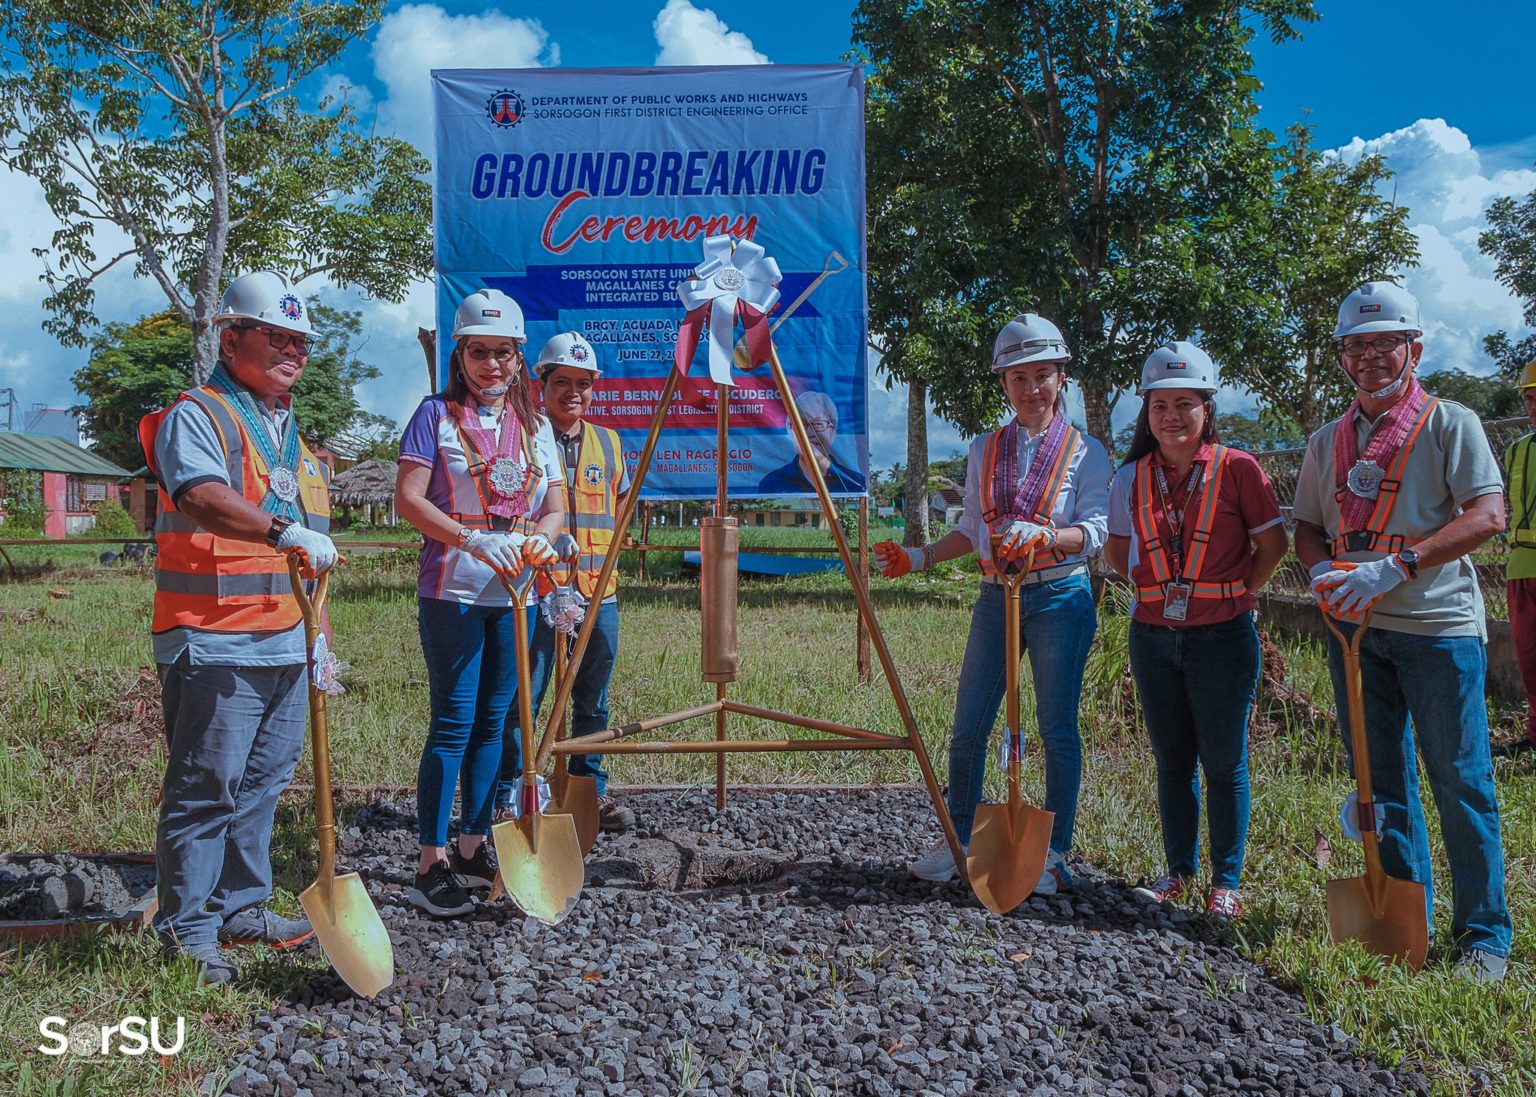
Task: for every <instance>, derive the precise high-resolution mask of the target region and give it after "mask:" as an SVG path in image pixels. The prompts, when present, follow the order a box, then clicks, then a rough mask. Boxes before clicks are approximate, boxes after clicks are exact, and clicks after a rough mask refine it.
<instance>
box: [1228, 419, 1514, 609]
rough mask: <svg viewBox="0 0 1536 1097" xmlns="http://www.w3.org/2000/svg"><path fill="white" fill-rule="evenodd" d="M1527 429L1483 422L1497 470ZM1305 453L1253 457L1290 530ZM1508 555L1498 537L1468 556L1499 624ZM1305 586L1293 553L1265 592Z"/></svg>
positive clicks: (1507, 421) (1304, 575) (1504, 604)
mask: <svg viewBox="0 0 1536 1097" xmlns="http://www.w3.org/2000/svg"><path fill="white" fill-rule="evenodd" d="M1530 429H1531V422H1530V420H1529V419H1526V418H1524V417H1520V418H1515V419H1486V420H1484V421H1483V430H1484V432H1485V433H1486V434H1487V435H1488V444H1489V445H1490V446H1491V447H1492V448H1493V453H1494V456H1495V457H1497V458H1498V459H1499V464H1500V466H1501V467H1502V465H1503V461H1504V451H1505V449H1507V448H1508V447H1509V444H1510V443H1511V442H1513V441H1514V440H1515V439H1516V438H1519V437H1520V436H1521V435H1522V434H1525V433H1527V432H1529V431H1530ZM1305 453H1306V450H1305V449H1279V450H1269V451H1267V452H1265V453H1256V454H1254V457H1256V458H1257V459H1258V462H1259V464H1260V465H1262V466H1263V468H1264V471H1265V472H1266V473H1268V474H1269V479H1270V481H1271V482H1272V483H1273V484H1274V485H1275V495H1276V496H1277V497H1278V498H1279V500H1280V512H1281V513H1282V514H1284V515H1285V520H1286V527H1287V528H1288V529H1290V530H1292V531H1294V529H1295V522H1294V520H1293V518H1292V514H1291V507H1292V504H1293V502H1294V501H1295V499H1296V478H1297V475H1298V474H1299V473H1300V472H1301V459H1302V457H1303V456H1304V455H1305ZM1506 486H1507V485H1506ZM1508 554H1509V545H1508V542H1507V541H1506V540H1505V538H1504V537H1503V536H1502V535H1501V536H1499V537H1498V538H1495V539H1494V540H1492V541H1489V542H1488V543H1487V544H1486V545H1483V546H1482V547H1481V548H1480V549H1478V551H1477V552H1475V553H1473V555H1472V562H1473V565H1474V566H1475V567H1476V568H1477V578H1478V582H1479V584H1480V585H1481V586H1482V588H1483V601H1484V602H1485V603H1486V605H1487V612H1488V616H1489V617H1490V618H1493V619H1495V620H1499V621H1505V620H1508V619H1509V609H1508V602H1507V601H1506V600H1505V595H1504V564H1505V561H1506V559H1507V557H1508ZM1307 587H1308V584H1307V572H1306V569H1305V568H1303V567H1302V566H1301V562H1300V561H1299V560H1297V559H1296V556H1295V554H1294V553H1292V554H1290V555H1288V556H1287V557H1286V558H1285V560H1284V562H1282V563H1281V565H1280V567H1279V568H1277V569H1276V570H1275V575H1274V578H1273V579H1271V580H1270V581H1269V589H1270V590H1272V591H1275V592H1276V593H1279V594H1297V595H1305V594H1306V593H1307Z"/></svg>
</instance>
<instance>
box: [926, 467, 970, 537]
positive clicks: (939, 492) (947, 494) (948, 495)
mask: <svg viewBox="0 0 1536 1097" xmlns="http://www.w3.org/2000/svg"><path fill="white" fill-rule="evenodd" d="M964 512H965V493H964V492H963V491H962V490H961V488H960V486H959V485H958V484H956V483H955V482H954V481H953V480H950V479H948V478H946V477H943V476H935V477H934V478H933V490H932V491H931V492H930V493H929V495H928V517H929V520H930V521H935V522H943V523H944V524H945V525H950V526H952V525H954V524H955V523H956V522H958V521H960V515H961V514H963V513H964Z"/></svg>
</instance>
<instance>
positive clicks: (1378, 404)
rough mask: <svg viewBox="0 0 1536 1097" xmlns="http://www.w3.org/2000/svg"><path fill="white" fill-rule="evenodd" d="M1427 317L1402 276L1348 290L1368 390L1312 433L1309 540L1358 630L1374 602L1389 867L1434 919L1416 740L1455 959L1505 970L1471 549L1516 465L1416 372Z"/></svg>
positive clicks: (1311, 566) (1316, 578)
mask: <svg viewBox="0 0 1536 1097" xmlns="http://www.w3.org/2000/svg"><path fill="white" fill-rule="evenodd" d="M1422 334H1423V329H1422V328H1421V327H1420V325H1419V304H1418V302H1417V301H1416V300H1415V299H1414V298H1413V296H1412V295H1411V294H1409V293H1408V292H1407V291H1405V290H1403V289H1401V288H1399V287H1397V286H1394V285H1392V284H1391V283H1390V282H1367V283H1366V284H1365V285H1363V286H1361V287H1360V288H1359V289H1357V290H1356V291H1355V292H1354V293H1351V294H1350V295H1349V296H1348V297H1347V298H1345V300H1344V303H1343V305H1342V306H1340V308H1339V322H1338V327H1337V328H1336V329H1335V331H1334V340H1335V343H1336V348H1337V351H1338V361H1339V365H1340V367H1341V368H1342V369H1343V370H1344V372H1345V374H1346V375H1348V377H1349V379H1350V382H1351V383H1352V384H1353V385H1354V388H1355V399H1354V401H1353V402H1352V403H1351V404H1350V406H1349V408H1348V410H1347V411H1345V413H1344V415H1343V417H1342V418H1340V419H1335V420H1334V421H1333V422H1331V423H1327V424H1325V425H1324V426H1323V427H1322V429H1320V430H1319V431H1318V432H1317V433H1316V434H1314V435H1313V436H1312V437H1311V438H1310V439H1309V440H1308V442H1307V452H1306V456H1305V458H1304V459H1303V461H1302V466H1301V474H1300V477H1299V479H1298V481H1297V486H1296V501H1295V517H1296V555H1297V556H1298V557H1299V558H1300V560H1301V562H1302V564H1303V565H1304V566H1305V567H1306V568H1307V569H1308V570H1309V572H1310V574H1311V577H1312V590H1313V593H1314V595H1315V596H1316V598H1317V600H1318V602H1319V604H1320V605H1321V606H1322V608H1323V610H1324V611H1325V612H1327V613H1329V614H1331V615H1332V616H1334V617H1336V618H1340V619H1341V620H1342V621H1343V627H1344V631H1345V633H1346V635H1349V634H1352V633H1353V630H1354V629H1355V628H1357V627H1359V626H1358V622H1359V621H1360V620H1361V618H1362V617H1363V615H1364V613H1365V611H1366V610H1367V609H1369V610H1370V614H1371V617H1370V630H1369V632H1368V633H1367V634H1366V636H1365V638H1364V639H1363V640H1362V641H1361V644H1360V666H1361V675H1362V680H1363V683H1364V689H1365V723H1366V741H1367V749H1368V750H1369V752H1370V763H1371V773H1372V776H1373V778H1374V782H1375V797H1376V818H1377V819H1378V820H1379V822H1378V826H1377V829H1378V835H1379V838H1380V841H1381V859H1382V864H1383V867H1384V868H1385V869H1386V871H1387V874H1388V875H1390V876H1395V877H1398V878H1400V879H1408V880H1417V881H1419V882H1420V883H1422V884H1423V885H1424V894H1425V899H1426V901H1427V903H1428V906H1429V910H1428V914H1429V919H1430V926H1431V932H1433V925H1434V900H1433V884H1432V880H1431V874H1430V851H1429V836H1428V833H1427V832H1426V830H1425V825H1424V813H1423V810H1422V808H1421V806H1420V800H1419V773H1418V760H1417V758H1416V756H1415V749H1417V753H1418V756H1421V757H1422V758H1423V764H1424V769H1425V771H1426V773H1427V774H1428V777H1429V784H1430V789H1431V791H1432V792H1433V793H1434V796H1435V806H1436V808H1437V809H1438V813H1439V816H1440V827H1441V831H1442V833H1443V835H1444V838H1445V847H1446V854H1447V857H1448V859H1449V861H1450V868H1451V879H1452V884H1453V887H1452V894H1453V897H1454V910H1453V915H1452V919H1451V933H1452V939H1453V943H1454V944H1455V945H1456V946H1457V948H1458V950H1459V951H1458V954H1457V958H1456V968H1457V970H1458V971H1459V972H1461V973H1463V974H1465V975H1467V976H1469V977H1471V978H1473V979H1476V980H1478V981H1482V982H1494V981H1497V980H1499V979H1502V978H1503V977H1504V971H1505V967H1506V957H1507V956H1508V955H1509V949H1510V943H1511V937H1512V934H1511V929H1510V921H1509V907H1508V903H1507V902H1506V899H1505V894H1504V853H1503V846H1502V842H1501V838H1500V834H1499V807H1498V801H1497V799H1496V797H1495V794H1494V786H1493V761H1492V759H1491V757H1490V756H1489V744H1488V711H1487V707H1486V704H1485V699H1484V678H1485V674H1486V670H1487V656H1486V653H1485V649H1484V644H1485V642H1486V640H1487V631H1486V628H1485V623H1484V617H1483V598H1482V593H1481V591H1479V589H1478V585H1477V576H1476V573H1475V572H1474V570H1473V567H1472V561H1471V560H1470V559H1468V556H1467V554H1468V553H1470V552H1471V551H1472V550H1474V549H1475V548H1477V546H1478V545H1481V544H1482V543H1483V542H1484V541H1486V540H1487V539H1488V538H1489V537H1491V536H1493V535H1494V534H1496V533H1498V532H1499V531H1500V530H1502V529H1503V528H1504V500H1503V494H1502V492H1503V479H1502V476H1501V474H1500V471H1499V464H1498V461H1497V459H1496V458H1495V457H1494V455H1493V451H1492V450H1491V449H1490V448H1489V446H1488V439H1487V437H1486V436H1485V435H1484V433H1483V428H1482V424H1481V423H1480V422H1479V421H1478V419H1477V416H1476V415H1474V414H1473V413H1472V412H1471V411H1469V410H1468V409H1467V408H1464V407H1462V406H1461V405H1460V404H1456V403H1453V402H1451V401H1449V400H1436V399H1435V398H1433V397H1431V396H1429V395H1428V394H1427V393H1425V391H1424V390H1423V388H1422V387H1420V385H1419V383H1418V380H1417V379H1416V378H1415V377H1414V370H1415V368H1416V367H1417V365H1418V363H1419V358H1420V356H1421V355H1422V353H1423V349H1424V348H1423V344H1422V343H1421V342H1420V341H1419V340H1420V336H1421V335H1422ZM1341 424H1343V426H1342V427H1341ZM1341 429H1342V430H1343V431H1344V433H1342V434H1341ZM1351 621H1353V622H1355V623H1353V624H1352V623H1350V622H1351ZM1328 665H1329V670H1330V672H1331V674H1332V678H1333V689H1334V696H1335V698H1336V700H1337V703H1338V710H1339V711H1340V712H1341V713H1343V712H1348V711H1349V708H1348V701H1347V693H1346V691H1345V686H1344V679H1343V660H1342V653H1341V652H1340V650H1339V645H1338V643H1337V642H1336V641H1334V640H1333V639H1332V638H1331V637H1330V639H1329V642H1328ZM1348 744H1349V737H1348V735H1346V736H1345V745H1346V748H1347V747H1348Z"/></svg>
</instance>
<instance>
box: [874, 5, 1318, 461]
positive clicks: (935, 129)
mask: <svg viewBox="0 0 1536 1097" xmlns="http://www.w3.org/2000/svg"><path fill="white" fill-rule="evenodd" d="M1314 18H1316V15H1315V13H1314V11H1313V5H1312V2H1311V0H1249V2H1237V0H1227V2H1221V0H1207V2H1201V3H1196V2H1192V0H1190V2H1182V3H1180V2H1172V0H1160V2H1149V0H1144V2H1139V3H1130V2H1126V3H1119V4H1112V5H1111V4H1099V5H1085V4H1082V3H1080V2H1070V0H1031V2H1025V3H1021V2H1018V0H926V2H921V3H913V2H911V0H862V2H861V3H860V5H859V7H858V9H857V10H856V12H855V16H854V38H855V46H856V48H857V49H859V50H860V51H861V52H862V54H863V56H864V57H865V59H866V60H867V61H868V62H869V64H870V68H871V77H870V84H869V109H868V132H869V146H870V152H869V186H870V211H871V232H870V239H871V245H870V269H871V271H872V272H873V274H872V280H871V291H870V311H871V326H872V328H874V329H875V331H876V332H877V333H878V335H879V337H880V339H881V341H882V347H881V349H882V350H883V351H884V352H885V354H886V356H887V362H888V366H887V368H889V369H890V371H891V372H892V374H893V375H895V376H896V377H897V378H899V379H900V380H904V381H906V382H907V383H908V384H909V385H912V386H913V388H912V396H913V398H914V399H917V398H919V396H920V388H921V387H926V389H927V391H928V393H929V394H930V395H932V397H933V400H934V410H935V411H936V412H937V413H938V414H940V415H943V416H944V417H945V418H949V419H950V420H951V421H952V422H954V423H956V425H957V426H960V427H961V428H962V429H966V430H968V431H971V432H975V430H976V429H977V427H978V422H977V421H978V420H982V422H981V423H980V424H979V425H980V426H982V427H985V426H987V425H990V424H991V423H992V422H995V421H996V414H997V412H998V410H1000V407H1001V397H1000V394H999V393H998V391H997V386H996V385H995V383H994V382H993V381H992V379H991V377H990V376H989V375H988V374H987V372H986V369H985V364H986V361H987V357H988V356H987V353H986V348H988V347H990V343H991V338H992V335H993V334H994V333H995V331H996V330H997V329H998V328H999V327H1000V326H1001V324H1002V323H1003V322H1004V321H1006V320H1007V318H1008V317H1009V316H1010V315H1011V314H1013V313H1014V312H1017V311H1022V310H1023V309H1024V308H1025V307H1030V308H1032V309H1033V310H1034V311H1037V312H1040V313H1042V314H1044V315H1046V316H1048V317H1050V318H1051V319H1052V320H1055V321H1056V322H1057V323H1058V324H1059V326H1060V327H1061V328H1062V329H1063V332H1064V334H1065V335H1066V337H1067V339H1068V342H1069V343H1070V344H1071V346H1072V349H1073V355H1074V360H1073V363H1072V367H1071V369H1072V376H1073V378H1074V379H1075V380H1076V381H1077V382H1078V383H1080V384H1081V385H1082V388H1083V398H1084V406H1085V409H1086V413H1087V418H1088V429H1089V431H1090V432H1091V433H1093V434H1094V435H1095V436H1097V437H1098V438H1100V439H1101V440H1103V441H1105V442H1106V443H1107V442H1108V441H1109V440H1110V436H1111V427H1110V420H1111V414H1112V412H1113V409H1114V405H1115V401H1116V399H1117V395H1116V393H1117V390H1118V389H1120V388H1121V387H1122V386H1124V385H1126V384H1128V383H1129V382H1130V381H1132V380H1133V379H1134V377H1135V375H1136V371H1137V370H1138V368H1139V367H1140V365H1141V362H1142V360H1143V359H1144V358H1145V356H1146V354H1147V353H1148V352H1149V351H1150V350H1151V349H1152V348H1153V347H1154V346H1156V345H1157V344H1159V343H1161V342H1163V341H1166V340H1167V339H1169V338H1172V337H1174V336H1175V335H1179V336H1184V335H1187V334H1189V332H1191V331H1192V330H1193V329H1194V327H1195V326H1196V324H1197V322H1198V321H1199V320H1200V318H1201V317H1202V316H1203V315H1204V314H1205V313H1206V312H1208V311H1210V310H1211V309H1212V308H1213V307H1215V306H1216V303H1217V302H1218V301H1219V300H1220V297H1221V290H1222V288H1223V286H1224V283H1225V282H1226V279H1227V277H1228V274H1229V272H1228V271H1226V270H1224V269H1223V267H1222V266H1221V263H1220V258H1221V257H1220V254H1219V252H1217V251H1216V250H1215V249H1211V248H1208V247H1207V246H1206V241H1207V238H1208V237H1210V236H1211V235H1213V234H1214V233H1215V232H1216V231H1218V230H1219V231H1227V226H1226V225H1225V223H1224V222H1225V221H1228V220H1230V219H1231V218H1232V217H1234V216H1239V215H1241V214H1242V213H1243V212H1245V211H1247V210H1249V209H1251V208H1252V204H1251V203H1250V202H1247V201H1242V200H1239V199H1245V198H1246V197H1247V195H1248V194H1249V193H1250V192H1251V191H1252V189H1253V186H1254V182H1253V179H1254V173H1255V167H1254V163H1253V160H1252V156H1251V148H1252V145H1253V141H1254V138H1253V137H1252V136H1251V131H1250V130H1249V129H1248V126H1249V124H1250V122H1251V119H1252V117H1253V114H1254V113H1255V107H1254V105H1253V102H1252V96H1253V92H1254V90H1255V89H1256V88H1257V86H1258V85H1257V82H1256V81H1255V80H1254V79H1253V77H1252V76H1251V74H1250V69H1251V64H1252V62H1251V58H1250V57H1249V55H1248V52H1247V45H1248V43H1249V41H1250V40H1251V38H1252V36H1253V34H1254V30H1253V26H1254V25H1261V26H1262V27H1263V28H1264V29H1265V30H1266V31H1267V32H1268V33H1269V35H1270V36H1271V37H1272V38H1273V39H1275V40H1277V41H1278V40H1284V39H1288V38H1291V37H1295V36H1296V34H1297V31H1296V29H1295V24H1297V23H1299V22H1305V21H1310V20H1312V19H1314ZM1245 134H1247V135H1249V136H1248V138H1247V140H1246V141H1245V140H1241V138H1243V136H1244V135H1245ZM1237 153H1242V154H1243V155H1237ZM917 456H918V455H917V454H916V453H915V452H914V451H912V448H911V446H910V445H909V458H908V471H909V473H911V472H913V471H914V469H913V465H914V463H915V461H916V460H917Z"/></svg>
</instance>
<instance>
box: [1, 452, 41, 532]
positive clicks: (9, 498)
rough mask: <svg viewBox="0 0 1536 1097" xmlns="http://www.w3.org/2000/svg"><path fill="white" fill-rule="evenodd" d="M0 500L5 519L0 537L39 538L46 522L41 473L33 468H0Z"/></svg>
mask: <svg viewBox="0 0 1536 1097" xmlns="http://www.w3.org/2000/svg"><path fill="white" fill-rule="evenodd" d="M0 503H3V504H4V506H5V522H4V523H3V524H0V536H4V537H41V536H42V535H43V527H44V526H45V525H46V524H47V522H48V507H47V505H46V504H45V503H44V502H43V474H42V473H40V472H34V471H33V470H32V469H0Z"/></svg>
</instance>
